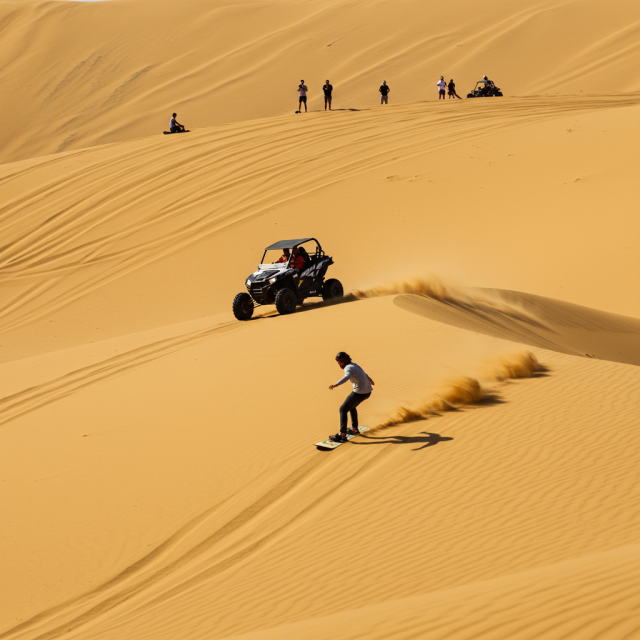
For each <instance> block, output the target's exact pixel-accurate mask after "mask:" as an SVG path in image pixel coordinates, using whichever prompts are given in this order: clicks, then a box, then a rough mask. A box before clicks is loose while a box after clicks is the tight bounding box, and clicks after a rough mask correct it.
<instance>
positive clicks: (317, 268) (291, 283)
mask: <svg viewBox="0 0 640 640" xmlns="http://www.w3.org/2000/svg"><path fill="white" fill-rule="evenodd" d="M305 245H306V246H305ZM332 264H333V258H331V257H330V256H326V255H325V254H324V251H323V250H322V247H321V246H320V243H319V242H318V241H317V240H316V239H315V238H298V239H297V240H280V242H276V243H275V244H272V245H270V246H268V247H267V248H266V249H265V250H264V254H263V256H262V261H261V262H260V264H259V265H258V270H257V271H254V272H253V273H252V274H251V275H250V276H249V277H248V278H247V281H246V282H245V285H246V287H247V293H244V292H243V293H239V294H238V295H237V296H236V297H235V298H234V300H233V315H234V316H235V317H236V318H237V319H238V320H249V318H251V316H252V315H253V310H254V309H255V308H256V307H259V306H262V305H268V304H275V306H276V309H277V310H278V313H280V314H283V315H284V314H287V313H293V312H294V311H295V310H296V307H297V306H298V305H300V304H302V302H303V301H304V300H306V299H307V298H312V297H316V298H322V299H323V300H329V299H332V298H341V297H342V296H343V295H344V291H343V289H342V284H340V282H339V281H338V280H335V279H334V278H331V279H329V280H326V281H325V279H324V277H325V275H326V273H327V269H328V268H329V266H330V265H332Z"/></svg>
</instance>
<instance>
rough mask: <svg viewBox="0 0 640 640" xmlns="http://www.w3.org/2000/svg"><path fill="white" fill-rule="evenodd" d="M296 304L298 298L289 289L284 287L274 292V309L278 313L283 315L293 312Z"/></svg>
mask: <svg viewBox="0 0 640 640" xmlns="http://www.w3.org/2000/svg"><path fill="white" fill-rule="evenodd" d="M297 304H298V298H296V294H295V293H293V291H291V289H287V288H286V287H285V288H284V289H280V291H278V293H276V309H277V310H278V313H279V314H280V315H283V316H284V315H287V314H288V313H293V312H294V311H295V310H296V306H297Z"/></svg>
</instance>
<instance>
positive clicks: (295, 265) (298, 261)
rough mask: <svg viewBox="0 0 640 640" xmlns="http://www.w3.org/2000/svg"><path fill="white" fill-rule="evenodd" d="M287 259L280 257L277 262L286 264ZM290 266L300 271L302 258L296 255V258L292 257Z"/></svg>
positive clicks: (302, 263) (302, 264)
mask: <svg viewBox="0 0 640 640" xmlns="http://www.w3.org/2000/svg"><path fill="white" fill-rule="evenodd" d="M287 260H289V258H288V257H287V256H282V257H281V258H280V260H278V262H280V263H282V262H287ZM291 266H292V267H293V268H294V269H297V270H298V271H302V267H304V258H303V257H302V256H301V255H300V254H298V255H297V256H293V260H292V261H291Z"/></svg>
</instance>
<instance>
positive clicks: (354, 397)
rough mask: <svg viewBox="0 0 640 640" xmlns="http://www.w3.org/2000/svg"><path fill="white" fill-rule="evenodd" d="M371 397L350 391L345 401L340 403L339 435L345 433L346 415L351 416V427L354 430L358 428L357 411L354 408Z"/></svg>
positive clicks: (369, 394)
mask: <svg viewBox="0 0 640 640" xmlns="http://www.w3.org/2000/svg"><path fill="white" fill-rule="evenodd" d="M370 397H371V392H369V393H356V392H355V391H352V392H351V393H350V394H349V395H348V396H347V399H346V400H345V401H344V402H343V403H342V406H341V407H340V433H347V413H350V414H351V426H352V427H353V428H354V429H357V428H358V411H357V409H356V407H357V406H358V405H359V404H360V403H361V402H364V401H365V400H368V399H369V398H370Z"/></svg>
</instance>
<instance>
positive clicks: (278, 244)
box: [260, 238, 324, 266]
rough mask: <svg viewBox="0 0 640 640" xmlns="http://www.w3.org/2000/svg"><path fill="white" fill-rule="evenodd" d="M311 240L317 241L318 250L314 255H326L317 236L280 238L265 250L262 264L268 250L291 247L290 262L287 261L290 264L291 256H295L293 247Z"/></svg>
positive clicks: (317, 256)
mask: <svg viewBox="0 0 640 640" xmlns="http://www.w3.org/2000/svg"><path fill="white" fill-rule="evenodd" d="M310 240H313V241H314V242H315V243H316V251H315V254H314V257H316V258H319V257H321V256H324V251H323V250H322V247H321V246H320V243H319V242H318V241H317V240H316V239H315V238H297V239H295V240H280V241H279V242H275V243H274V244H272V245H269V246H268V247H267V248H266V249H265V250H264V253H263V254H262V260H261V261H260V264H264V258H265V256H266V255H267V251H271V250H273V249H289V250H290V251H291V252H292V253H291V256H290V257H289V262H287V266H289V264H290V262H291V258H292V257H293V249H295V248H296V247H299V246H300V245H301V244H304V243H305V242H309V241H310Z"/></svg>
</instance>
